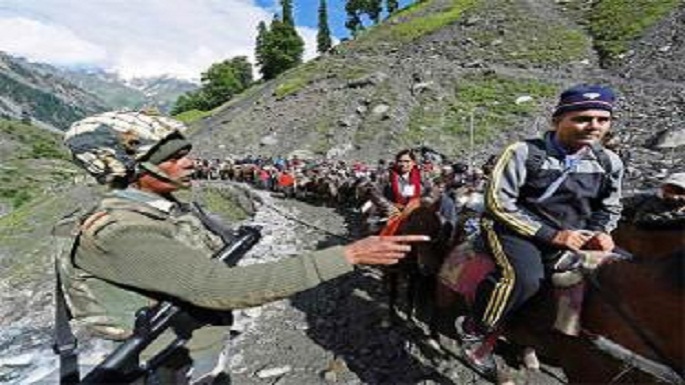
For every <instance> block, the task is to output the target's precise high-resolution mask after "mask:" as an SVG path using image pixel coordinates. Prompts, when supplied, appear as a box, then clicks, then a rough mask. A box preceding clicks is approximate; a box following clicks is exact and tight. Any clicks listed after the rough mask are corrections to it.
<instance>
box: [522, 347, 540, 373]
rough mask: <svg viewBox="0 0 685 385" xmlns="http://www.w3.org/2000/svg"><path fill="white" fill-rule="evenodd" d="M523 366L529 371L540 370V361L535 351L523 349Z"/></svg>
mask: <svg viewBox="0 0 685 385" xmlns="http://www.w3.org/2000/svg"><path fill="white" fill-rule="evenodd" d="M523 365H524V366H525V367H526V369H529V370H537V371H539V370H540V360H538V356H537V354H535V349H533V348H525V349H523Z"/></svg>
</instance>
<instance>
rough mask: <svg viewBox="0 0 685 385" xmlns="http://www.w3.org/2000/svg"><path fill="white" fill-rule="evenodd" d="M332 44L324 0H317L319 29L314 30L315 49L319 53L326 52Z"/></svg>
mask: <svg viewBox="0 0 685 385" xmlns="http://www.w3.org/2000/svg"><path fill="white" fill-rule="evenodd" d="M332 45H333V42H332V41H331V30H330V28H329V27H328V10H327V9H326V0H321V1H320V2H319V29H318V31H317V32H316V51H317V52H319V53H325V52H328V50H329V49H331V46H332Z"/></svg>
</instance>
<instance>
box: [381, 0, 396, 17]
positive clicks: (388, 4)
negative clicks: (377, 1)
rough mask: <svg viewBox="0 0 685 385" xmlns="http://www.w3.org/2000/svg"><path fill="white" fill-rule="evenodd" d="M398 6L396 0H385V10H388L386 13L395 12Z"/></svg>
mask: <svg viewBox="0 0 685 385" xmlns="http://www.w3.org/2000/svg"><path fill="white" fill-rule="evenodd" d="M399 8H400V3H399V1H397V0H385V10H386V11H388V15H392V14H393V13H395V12H397V10H398V9H399Z"/></svg>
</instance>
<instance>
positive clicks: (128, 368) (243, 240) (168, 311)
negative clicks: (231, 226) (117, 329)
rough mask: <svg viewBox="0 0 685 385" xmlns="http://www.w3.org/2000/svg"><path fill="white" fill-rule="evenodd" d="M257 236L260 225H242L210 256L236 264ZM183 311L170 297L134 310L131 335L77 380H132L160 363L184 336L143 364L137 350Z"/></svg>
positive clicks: (140, 349)
mask: <svg viewBox="0 0 685 385" xmlns="http://www.w3.org/2000/svg"><path fill="white" fill-rule="evenodd" d="M222 238H223V237H222ZM260 238H261V227H259V226H241V227H240V228H239V229H238V230H237V231H236V233H235V234H234V236H233V237H232V239H233V242H231V243H226V244H225V245H224V247H222V248H221V250H219V251H218V252H217V253H216V254H215V255H214V256H213V258H215V259H218V260H220V261H223V262H224V263H226V264H227V265H228V266H235V265H236V264H237V263H238V261H239V260H240V258H241V257H243V256H244V255H245V254H246V253H247V252H248V251H249V250H250V249H251V248H252V247H253V246H254V245H255V244H257V242H259V239H260ZM183 312H184V310H183V309H182V308H181V307H179V306H178V305H175V304H174V303H172V302H169V301H165V302H162V303H160V304H158V305H157V306H155V307H154V308H142V309H140V310H139V311H138V312H137V313H136V324H135V328H134V331H133V335H131V336H130V337H129V338H128V339H127V340H126V341H125V342H124V343H123V344H121V345H119V346H118V347H117V348H116V349H115V350H114V351H113V352H112V353H110V355H109V356H107V358H105V360H104V361H103V362H101V363H100V364H99V365H98V366H97V367H95V369H93V370H92V371H91V372H90V373H88V375H87V376H86V377H85V378H84V379H83V381H81V382H80V384H81V385H87V384H107V383H127V382H133V381H135V380H136V379H138V378H140V377H142V376H144V375H145V374H146V373H149V372H151V371H153V370H154V369H156V368H157V367H159V365H161V364H162V363H163V362H164V358H165V357H167V356H168V355H170V354H171V353H173V351H175V350H176V349H178V348H180V347H182V346H183V345H184V344H185V342H186V341H187V340H186V339H185V338H184V337H179V338H177V339H176V340H174V342H172V344H171V345H169V346H168V347H167V348H166V349H164V350H162V351H161V352H160V353H159V354H158V355H156V356H154V357H152V358H151V359H150V360H149V361H148V363H147V364H146V365H141V364H140V354H141V353H142V352H143V350H145V349H146V348H147V347H148V346H150V344H151V343H152V342H154V341H155V340H156V339H157V338H158V337H159V336H160V335H161V334H162V333H164V331H166V330H167V329H168V328H169V327H171V324H172V321H173V320H174V319H175V318H176V317H178V316H179V315H180V314H182V313H183Z"/></svg>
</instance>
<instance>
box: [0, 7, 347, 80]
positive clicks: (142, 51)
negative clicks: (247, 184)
mask: <svg viewBox="0 0 685 385" xmlns="http://www.w3.org/2000/svg"><path fill="white" fill-rule="evenodd" d="M344 1H345V0H328V13H329V25H330V28H331V31H332V34H333V36H334V39H335V40H337V39H340V38H343V37H347V36H348V32H347V30H346V29H345V27H344V23H345V10H344V4H345V2H344ZM293 3H294V8H295V15H294V16H295V24H296V25H297V30H298V32H299V34H300V36H302V38H303V39H304V40H305V54H304V57H305V60H307V59H311V58H313V57H315V56H316V31H317V9H318V5H319V0H293ZM279 10H280V4H279V3H278V1H277V0H276V1H275V0H0V51H4V52H6V53H8V54H10V55H13V56H19V57H24V58H26V59H28V60H30V61H34V62H43V63H49V64H53V65H59V66H67V67H80V68H101V69H104V70H106V71H109V72H117V73H118V74H119V75H120V76H122V77H123V78H133V77H149V76H159V75H171V76H174V77H179V78H184V79H191V80H197V79H199V77H200V74H201V73H202V72H203V71H204V70H206V69H207V68H209V66H210V65H211V64H212V63H216V62H219V61H222V60H225V59H229V58H232V57H235V56H239V55H245V56H248V57H249V58H250V60H251V61H253V62H254V60H253V57H254V42H255V36H256V32H257V24H258V23H259V22H260V21H262V20H264V21H266V22H267V24H268V22H269V21H270V20H271V19H272V18H273V15H274V13H276V12H278V11H279Z"/></svg>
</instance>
